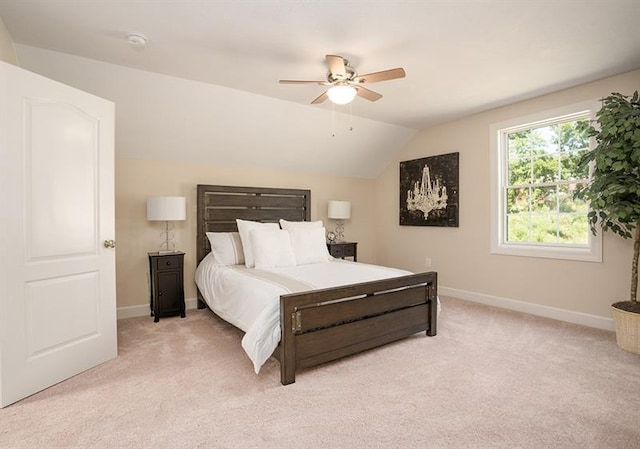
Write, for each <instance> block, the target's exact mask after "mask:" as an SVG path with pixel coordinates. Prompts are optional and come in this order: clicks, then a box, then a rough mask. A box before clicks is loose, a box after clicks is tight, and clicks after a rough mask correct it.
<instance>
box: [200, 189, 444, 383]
mask: <svg viewBox="0 0 640 449" xmlns="http://www.w3.org/2000/svg"><path fill="white" fill-rule="evenodd" d="M310 204H311V192H310V191H309V190H302V189H278V188H259V187H237V186H215V185H198V187H197V227H198V228H197V259H198V270H197V272H198V271H202V270H201V266H203V265H205V263H206V262H207V259H208V257H207V256H208V255H209V252H210V251H211V246H210V243H209V239H208V237H207V232H215V233H224V232H237V231H238V226H237V223H236V219H241V220H249V221H257V222H262V223H278V222H279V220H281V219H282V220H288V221H291V222H302V221H310ZM209 258H210V255H209ZM342 263H345V265H341V266H340V267H339V269H341V270H342V269H345V270H346V269H347V268H348V266H350V265H348V264H352V265H353V264H355V265H363V264H360V263H355V262H342ZM364 265H366V264H364ZM327 267H328V268H329V269H333V270H335V269H336V268H335V265H327ZM375 267H376V266H370V268H369V269H370V270H374V269H376V268H375ZM378 268H380V269H382V268H383V267H378ZM251 270H252V269H246V270H245V269H244V268H243V267H227V268H226V269H225V275H233V276H247V275H248V276H251V275H253V274H254V272H252V271H251ZM389 270H392V269H389ZM258 271H260V270H256V271H255V272H258ZM404 273H405V272H398V273H394V274H393V275H392V276H393V277H389V278H385V279H380V280H372V281H366V282H358V283H354V284H347V285H340V286H332V287H329V288H319V289H313V290H305V289H304V288H298V289H292V290H289V291H293V293H285V294H282V295H280V298H279V304H276V307H277V309H276V310H275V312H274V313H275V314H276V315H277V316H276V317H275V318H276V320H277V321H278V323H277V324H279V326H278V333H279V345H277V347H276V348H275V350H274V352H273V356H275V358H276V359H278V360H279V362H280V381H281V383H282V384H283V385H288V384H291V383H293V382H295V376H296V372H298V371H299V370H300V369H303V368H309V367H312V366H316V365H319V364H322V363H325V362H329V361H331V360H335V359H338V358H342V357H345V356H349V355H352V354H355V353H358V352H361V351H365V350H368V349H371V348H374V347H378V346H381V345H384V344H387V343H390V342H392V341H396V340H399V339H402V338H405V337H408V336H410V335H413V334H416V333H419V332H426V335H428V336H434V335H436V332H437V315H438V314H437V274H436V273H435V272H428V273H419V274H409V273H407V274H404ZM285 274H286V273H285ZM202 290H203V289H202V288H200V286H199V288H198V308H199V309H202V308H205V307H207V306H208V304H207V301H206V300H205V297H204V296H203V292H202ZM276 302H277V301H276ZM214 312H215V311H214ZM217 314H218V315H224V313H222V314H221V313H219V312H218V313H217ZM221 317H222V318H223V319H225V316H221ZM227 321H230V322H231V323H232V324H235V323H234V322H233V320H229V319H227ZM236 326H237V327H240V328H242V327H243V326H241V325H238V324H236ZM243 330H244V329H243ZM243 344H244V339H243ZM245 350H246V348H245ZM256 372H257V369H256Z"/></svg>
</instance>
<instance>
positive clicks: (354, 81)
mask: <svg viewBox="0 0 640 449" xmlns="http://www.w3.org/2000/svg"><path fill="white" fill-rule="evenodd" d="M326 60H327V65H328V66H329V73H328V74H327V80H326V81H305V80H280V81H279V82H280V84H318V85H320V86H330V87H329V88H328V89H327V90H326V91H325V92H323V93H322V94H320V96H318V97H316V98H315V99H314V100H313V101H312V102H311V104H318V103H322V102H324V101H325V100H326V99H327V98H328V99H329V100H330V101H331V102H332V103H334V104H339V105H342V104H349V103H351V102H352V101H353V99H354V98H355V97H356V96H359V97H362V98H364V99H365V100H369V101H377V100H379V99H381V98H382V95H380V94H379V93H377V92H374V91H372V90H370V89H367V88H366V87H364V86H363V84H365V83H377V82H380V81H389V80H394V79H398V78H404V77H405V76H406V73H405V71H404V69H403V68H402V67H397V68H395V69H389V70H383V71H381V72H373V73H368V74H366V75H358V72H356V70H355V69H354V68H353V67H351V66H350V65H349V61H347V60H346V59H344V58H343V57H342V56H336V55H326Z"/></svg>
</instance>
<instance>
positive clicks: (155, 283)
mask: <svg viewBox="0 0 640 449" xmlns="http://www.w3.org/2000/svg"><path fill="white" fill-rule="evenodd" d="M148 254H149V291H150V295H151V298H150V300H149V307H150V308H151V316H152V317H154V318H153V321H154V322H156V323H157V322H158V321H159V320H160V318H164V317H168V316H175V315H180V316H181V317H182V318H184V317H185V307H184V274H183V267H184V253H183V252H179V251H177V252H175V253H167V254H160V253H157V252H156V253H148Z"/></svg>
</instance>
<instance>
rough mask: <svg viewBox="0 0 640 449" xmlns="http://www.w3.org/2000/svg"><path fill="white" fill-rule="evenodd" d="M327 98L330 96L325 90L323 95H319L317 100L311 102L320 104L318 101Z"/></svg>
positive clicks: (320, 101)
mask: <svg viewBox="0 0 640 449" xmlns="http://www.w3.org/2000/svg"><path fill="white" fill-rule="evenodd" d="M327 98H329V96H328V95H327V93H326V92H323V93H322V95H320V96H319V97H317V98H316V99H315V100H313V101H312V102H311V104H318V103H322V102H323V101H324V100H326V99H327Z"/></svg>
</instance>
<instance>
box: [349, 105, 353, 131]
mask: <svg viewBox="0 0 640 449" xmlns="http://www.w3.org/2000/svg"><path fill="white" fill-rule="evenodd" d="M349 131H353V103H349Z"/></svg>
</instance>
